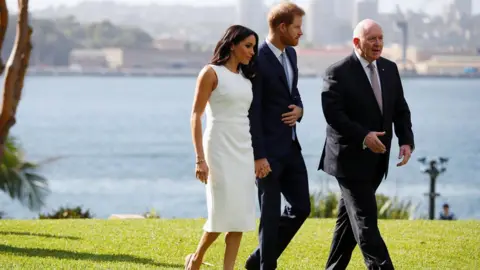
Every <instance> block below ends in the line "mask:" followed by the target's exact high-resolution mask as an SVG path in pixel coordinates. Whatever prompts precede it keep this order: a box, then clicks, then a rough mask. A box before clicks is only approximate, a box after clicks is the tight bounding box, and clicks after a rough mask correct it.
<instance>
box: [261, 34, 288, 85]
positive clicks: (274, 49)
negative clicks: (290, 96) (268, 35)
mask: <svg viewBox="0 0 480 270" xmlns="http://www.w3.org/2000/svg"><path fill="white" fill-rule="evenodd" d="M266 42H267V45H268V47H269V48H270V50H272V52H273V54H274V55H275V56H276V57H277V59H278V61H279V62H280V65H282V59H281V58H280V55H281V54H282V51H281V50H279V49H278V48H277V47H275V45H273V44H272V43H271V42H270V41H269V40H268V39H266ZM283 53H285V50H283ZM285 58H286V61H287V66H288V67H287V68H288V81H289V82H290V83H292V84H293V68H292V63H290V59H288V56H287V54H285Z"/></svg>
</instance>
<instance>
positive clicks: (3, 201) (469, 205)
mask: <svg viewBox="0 0 480 270" xmlns="http://www.w3.org/2000/svg"><path fill="white" fill-rule="evenodd" d="M479 86H480V80H473V79H471V80H470V79H463V80H455V79H436V80H430V79H429V80H426V79H407V80H404V88H405V95H406V98H407V100H408V102H409V104H410V107H411V111H412V117H413V126H414V133H415V138H416V150H415V152H414V156H413V158H412V160H411V161H410V163H409V164H408V165H407V166H405V167H402V168H397V167H396V166H395V163H396V162H397V159H396V157H395V156H396V155H397V154H398V147H397V146H396V143H397V141H396V139H395V144H394V148H393V153H392V161H391V170H390V174H389V177H388V178H387V180H385V181H384V182H383V183H382V185H381V186H380V188H379V192H382V193H385V194H388V195H398V196H400V197H402V198H405V199H412V200H413V201H415V202H417V203H419V204H420V208H419V210H418V213H419V214H424V215H425V214H427V211H428V201H427V198H426V197H425V196H424V193H425V192H428V186H429V181H428V176H427V175H425V174H422V173H421V171H420V164H419V163H418V162H417V161H416V159H417V158H418V157H421V156H447V157H449V158H450V162H449V164H448V165H447V171H446V172H445V174H443V175H441V176H440V177H439V179H438V181H437V182H438V185H437V191H438V192H439V193H440V194H441V196H440V197H439V198H438V199H437V203H436V212H437V213H438V211H439V210H440V207H441V204H443V203H444V202H448V203H450V207H451V210H452V211H453V212H454V213H455V214H456V215H457V216H458V217H459V218H461V219H471V218H475V219H478V218H480V208H479V206H480V188H479V187H480V185H479V184H480V178H479V176H478V175H479V172H480V162H478V159H479V158H480V139H479V138H480V137H479V134H480V121H478V116H479V115H480V91H479ZM194 87H195V78H94V77H29V78H28V79H27V81H26V84H25V90H24V95H23V99H22V101H21V103H20V106H19V109H18V118H17V121H18V122H17V124H16V125H15V126H14V128H13V130H12V134H13V135H15V136H17V137H18V138H19V140H20V142H21V143H22V146H23V148H24V149H25V151H26V156H27V158H28V159H31V160H34V161H41V160H44V159H47V158H52V157H60V159H58V160H57V161H55V162H53V163H49V164H47V165H45V166H44V167H43V168H42V171H41V173H42V174H43V175H45V176H46V177H47V178H48V179H49V184H50V188H51V191H52V193H51V194H50V195H49V197H48V198H47V205H46V207H45V208H44V209H42V212H50V211H52V210H53V209H57V208H58V207H59V206H77V205H81V206H83V207H84V208H88V209H90V210H91V212H93V213H94V215H95V216H96V217H99V218H106V217H108V216H109V215H111V214H114V213H138V214H141V213H143V212H146V211H148V210H149V209H150V208H154V209H156V210H157V211H158V212H159V213H160V215H161V216H163V217H167V218H168V217H204V216H206V208H205V197H204V188H203V186H202V184H201V183H200V182H198V181H196V180H195V178H194V152H193V147H192V143H191V135H190V111H191V103H192V99H193V93H194ZM321 87H322V82H321V80H320V79H312V78H303V79H300V81H299V89H300V92H301V94H302V97H303V101H304V105H305V116H304V118H303V121H302V123H301V124H300V125H299V127H298V132H299V138H300V141H301V143H302V146H303V148H304V152H303V153H304V156H305V160H306V163H307V167H308V172H309V178H310V179H309V181H310V186H311V191H312V192H313V191H320V190H331V191H338V187H337V184H336V181H335V179H333V178H331V177H329V176H327V175H326V174H324V173H323V172H319V171H317V169H316V168H317V164H318V161H319V158H320V155H321V150H322V146H323V140H324V138H325V137H324V133H325V121H324V118H323V114H322V109H321V101H320V92H321ZM0 210H3V211H5V212H6V213H7V216H8V217H10V218H32V217H36V216H37V215H38V213H32V212H30V211H28V209H26V208H25V207H23V206H22V205H21V204H19V203H18V202H15V201H13V202H12V201H11V200H9V199H8V197H6V196H5V195H3V194H1V195H0Z"/></svg>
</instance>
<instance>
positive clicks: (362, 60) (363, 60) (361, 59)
mask: <svg viewBox="0 0 480 270" xmlns="http://www.w3.org/2000/svg"><path fill="white" fill-rule="evenodd" d="M354 52H355V55H356V56H357V58H358V60H360V63H361V64H362V67H363V68H364V69H365V68H368V65H369V63H368V61H367V60H366V59H365V58H363V57H362V56H361V55H360V54H358V52H357V50H354ZM372 64H373V65H374V66H375V67H377V60H375V61H373V62H372Z"/></svg>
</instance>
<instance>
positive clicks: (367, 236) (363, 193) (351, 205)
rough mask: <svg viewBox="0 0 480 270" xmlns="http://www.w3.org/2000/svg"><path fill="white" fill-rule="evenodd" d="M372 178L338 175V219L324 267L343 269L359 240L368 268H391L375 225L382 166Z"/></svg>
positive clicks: (329, 269)
mask: <svg viewBox="0 0 480 270" xmlns="http://www.w3.org/2000/svg"><path fill="white" fill-rule="evenodd" d="M377 167H378V169H377V171H376V172H375V175H374V177H373V178H371V179H362V178H351V177H350V178H346V177H337V180H338V183H339V185H340V190H341V195H342V197H341V199H340V202H339V205H338V206H339V209H338V217H337V223H336V226H335V232H334V234H333V240H332V245H331V248H330V255H329V257H328V260H327V265H326V269H328V270H337V269H346V268H347V265H348V263H349V262H350V258H351V256H352V252H353V250H354V249H355V246H356V245H357V244H358V245H359V247H360V250H361V252H362V254H363V258H364V261H365V264H366V266H367V268H368V269H394V268H393V264H392V261H391V258H390V255H389V253H388V249H387V246H386V245H385V242H384V241H383V239H382V236H381V235H380V231H379V229H378V224H377V220H378V216H377V203H376V197H375V192H376V190H377V188H378V186H379V185H380V183H381V181H382V179H383V176H384V170H383V166H377Z"/></svg>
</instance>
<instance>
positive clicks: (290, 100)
mask: <svg viewBox="0 0 480 270" xmlns="http://www.w3.org/2000/svg"><path fill="white" fill-rule="evenodd" d="M285 50H286V53H287V56H288V59H289V60H290V63H291V65H292V68H293V73H294V74H293V82H292V92H291V93H290V90H289V88H288V84H287V76H286V75H285V71H284V69H283V66H282V64H281V63H280V61H279V60H278V59H277V57H276V56H275V54H274V53H273V52H272V50H271V49H270V48H269V47H268V45H267V43H266V42H264V43H263V44H261V46H260V47H259V50H258V55H257V57H256V59H255V61H256V62H255V65H256V68H257V75H256V76H255V78H254V79H253V80H252V90H253V100H252V104H251V107H250V111H249V118H250V132H251V135H252V146H253V152H254V156H255V160H257V159H261V158H269V159H276V158H280V157H282V156H283V155H285V154H287V153H288V151H289V150H290V147H291V144H292V143H293V140H292V127H290V126H288V125H287V124H285V123H284V122H283V121H282V114H284V113H286V112H290V111H291V109H289V108H288V106H289V105H292V104H294V105H297V106H299V107H302V108H303V103H302V99H301V97H300V93H299V92H298V88H297V83H298V68H297V54H296V52H295V49H293V48H292V47H287V48H286V49H285ZM297 121H298V122H300V121H301V118H300V119H298V120H297ZM294 130H296V127H294ZM295 132H296V131H295ZM297 141H298V136H297Z"/></svg>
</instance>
